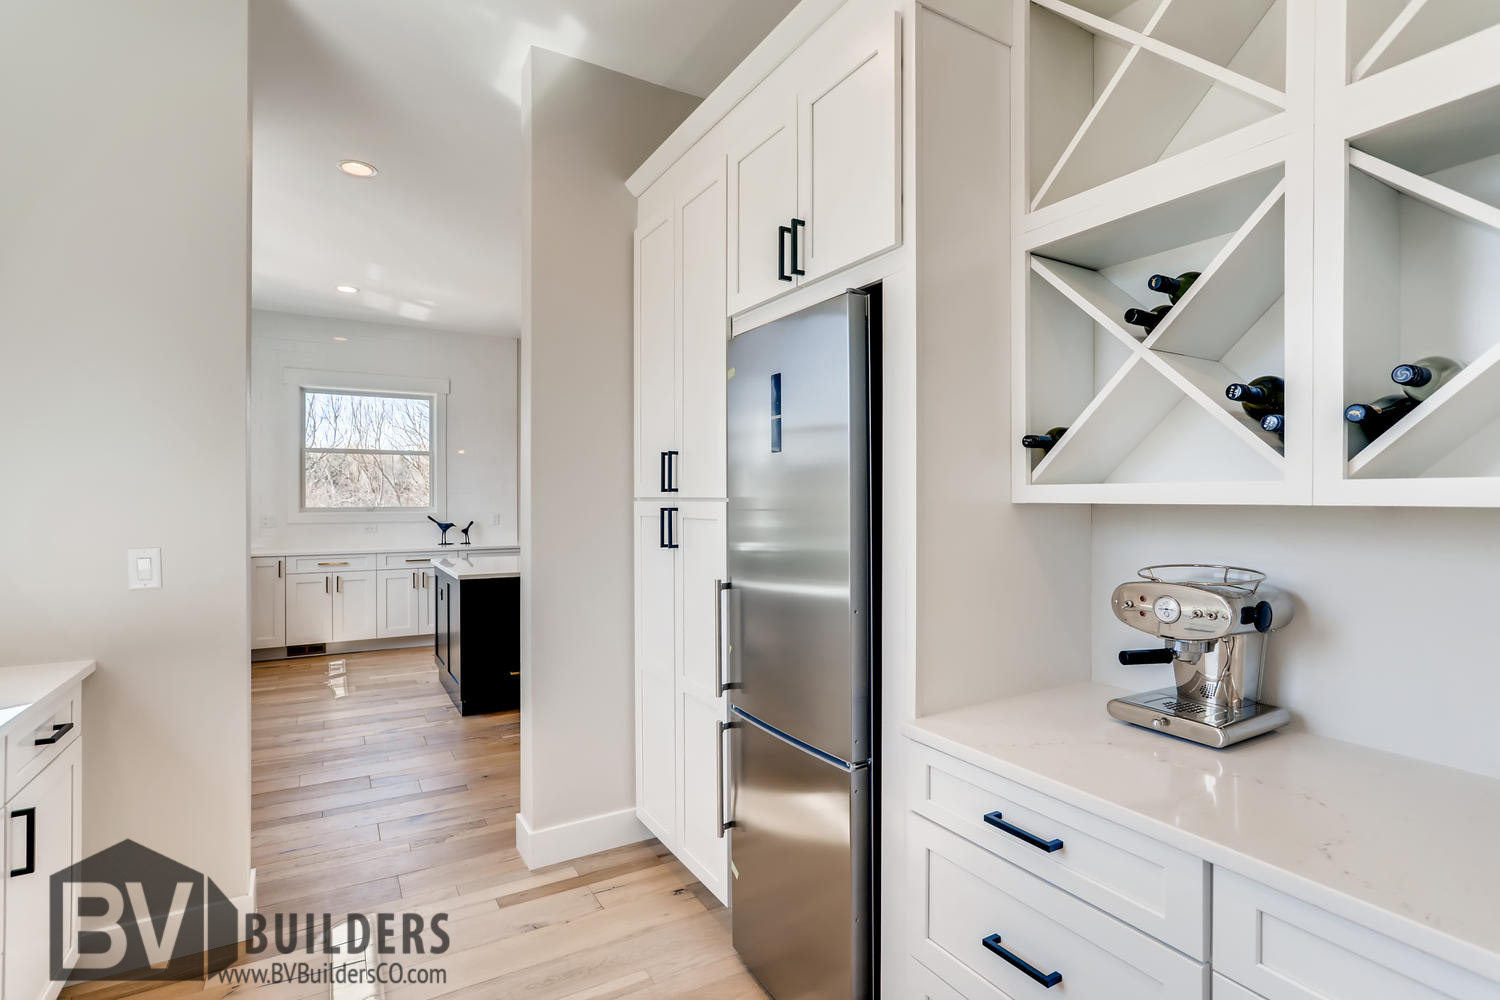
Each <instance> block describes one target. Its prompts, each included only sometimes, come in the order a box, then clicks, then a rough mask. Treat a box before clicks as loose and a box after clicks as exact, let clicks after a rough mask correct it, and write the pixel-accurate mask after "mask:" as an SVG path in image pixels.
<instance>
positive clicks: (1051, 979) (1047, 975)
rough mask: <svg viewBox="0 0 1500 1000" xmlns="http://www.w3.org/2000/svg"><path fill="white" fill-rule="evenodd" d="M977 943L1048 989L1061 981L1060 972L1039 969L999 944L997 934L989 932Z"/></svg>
mask: <svg viewBox="0 0 1500 1000" xmlns="http://www.w3.org/2000/svg"><path fill="white" fill-rule="evenodd" d="M979 943H980V944H982V945H984V946H985V947H986V948H988V949H989V950H990V951H992V952H994V953H995V954H996V955H999V956H1000V957H1001V958H1003V959H1005V960H1006V961H1007V962H1009V963H1010V964H1011V965H1014V966H1015V967H1016V968H1018V969H1020V970H1021V971H1022V972H1024V973H1026V974H1027V975H1028V976H1030V977H1031V978H1032V979H1034V980H1036V981H1037V982H1038V983H1041V984H1042V985H1043V986H1045V987H1047V989H1049V990H1050V989H1051V988H1052V987H1054V986H1056V985H1057V984H1058V983H1060V982H1062V973H1061V972H1043V971H1042V970H1041V969H1038V968H1037V967H1036V966H1034V965H1032V964H1031V963H1030V962H1028V961H1026V960H1025V959H1024V958H1022V957H1021V956H1019V955H1017V954H1015V953H1014V952H1012V951H1011V950H1010V949H1008V948H1006V947H1004V946H1003V945H1001V944H1000V935H999V934H991V935H990V936H989V937H987V938H985V939H984V940H983V941H981V942H979Z"/></svg>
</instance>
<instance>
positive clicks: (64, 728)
mask: <svg viewBox="0 0 1500 1000" xmlns="http://www.w3.org/2000/svg"><path fill="white" fill-rule="evenodd" d="M72 731H73V723H71V722H59V723H56V724H55V725H53V727H52V735H51V736H43V737H42V738H41V739H39V740H37V741H36V745H37V746H39V747H50V746H51V745H52V744H54V743H56V742H57V741H58V740H60V739H62V738H63V737H64V736H66V735H68V734H69V733H71V732H72Z"/></svg>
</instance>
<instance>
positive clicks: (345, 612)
mask: <svg viewBox="0 0 1500 1000" xmlns="http://www.w3.org/2000/svg"><path fill="white" fill-rule="evenodd" d="M376 584H377V580H376V574H375V573H374V572H371V571H368V570H367V571H364V572H359V573H335V574H334V577H333V627H332V634H333V641H334V642H357V641H359V640H361V639H373V638H375V636H376V622H375V612H376V609H377V607H378V605H379V601H378V599H377V596H376V593H375V588H376Z"/></svg>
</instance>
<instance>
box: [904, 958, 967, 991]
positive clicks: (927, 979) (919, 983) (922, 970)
mask: <svg viewBox="0 0 1500 1000" xmlns="http://www.w3.org/2000/svg"><path fill="white" fill-rule="evenodd" d="M906 978H907V983H908V985H909V986H910V987H911V995H912V996H913V997H915V998H916V1000H964V995H963V994H962V993H960V992H958V990H955V989H954V988H953V987H951V986H949V985H948V984H947V983H945V982H943V981H942V979H940V978H938V976H937V975H936V974H935V973H934V972H933V971H932V970H931V969H929V968H927V966H925V965H923V964H922V963H921V962H918V961H917V960H916V959H914V958H913V959H911V960H910V961H908V962H907V971H906Z"/></svg>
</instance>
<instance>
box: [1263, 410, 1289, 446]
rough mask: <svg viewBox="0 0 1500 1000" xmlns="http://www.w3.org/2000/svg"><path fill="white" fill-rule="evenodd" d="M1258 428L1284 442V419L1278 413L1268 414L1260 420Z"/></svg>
mask: <svg viewBox="0 0 1500 1000" xmlns="http://www.w3.org/2000/svg"><path fill="white" fill-rule="evenodd" d="M1260 428H1261V430H1263V431H1266V432H1267V433H1270V434H1275V435H1276V436H1277V437H1279V438H1281V439H1282V440H1286V417H1285V416H1284V415H1283V414H1280V413H1270V414H1267V415H1266V416H1264V417H1262V418H1261V421H1260Z"/></svg>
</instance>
